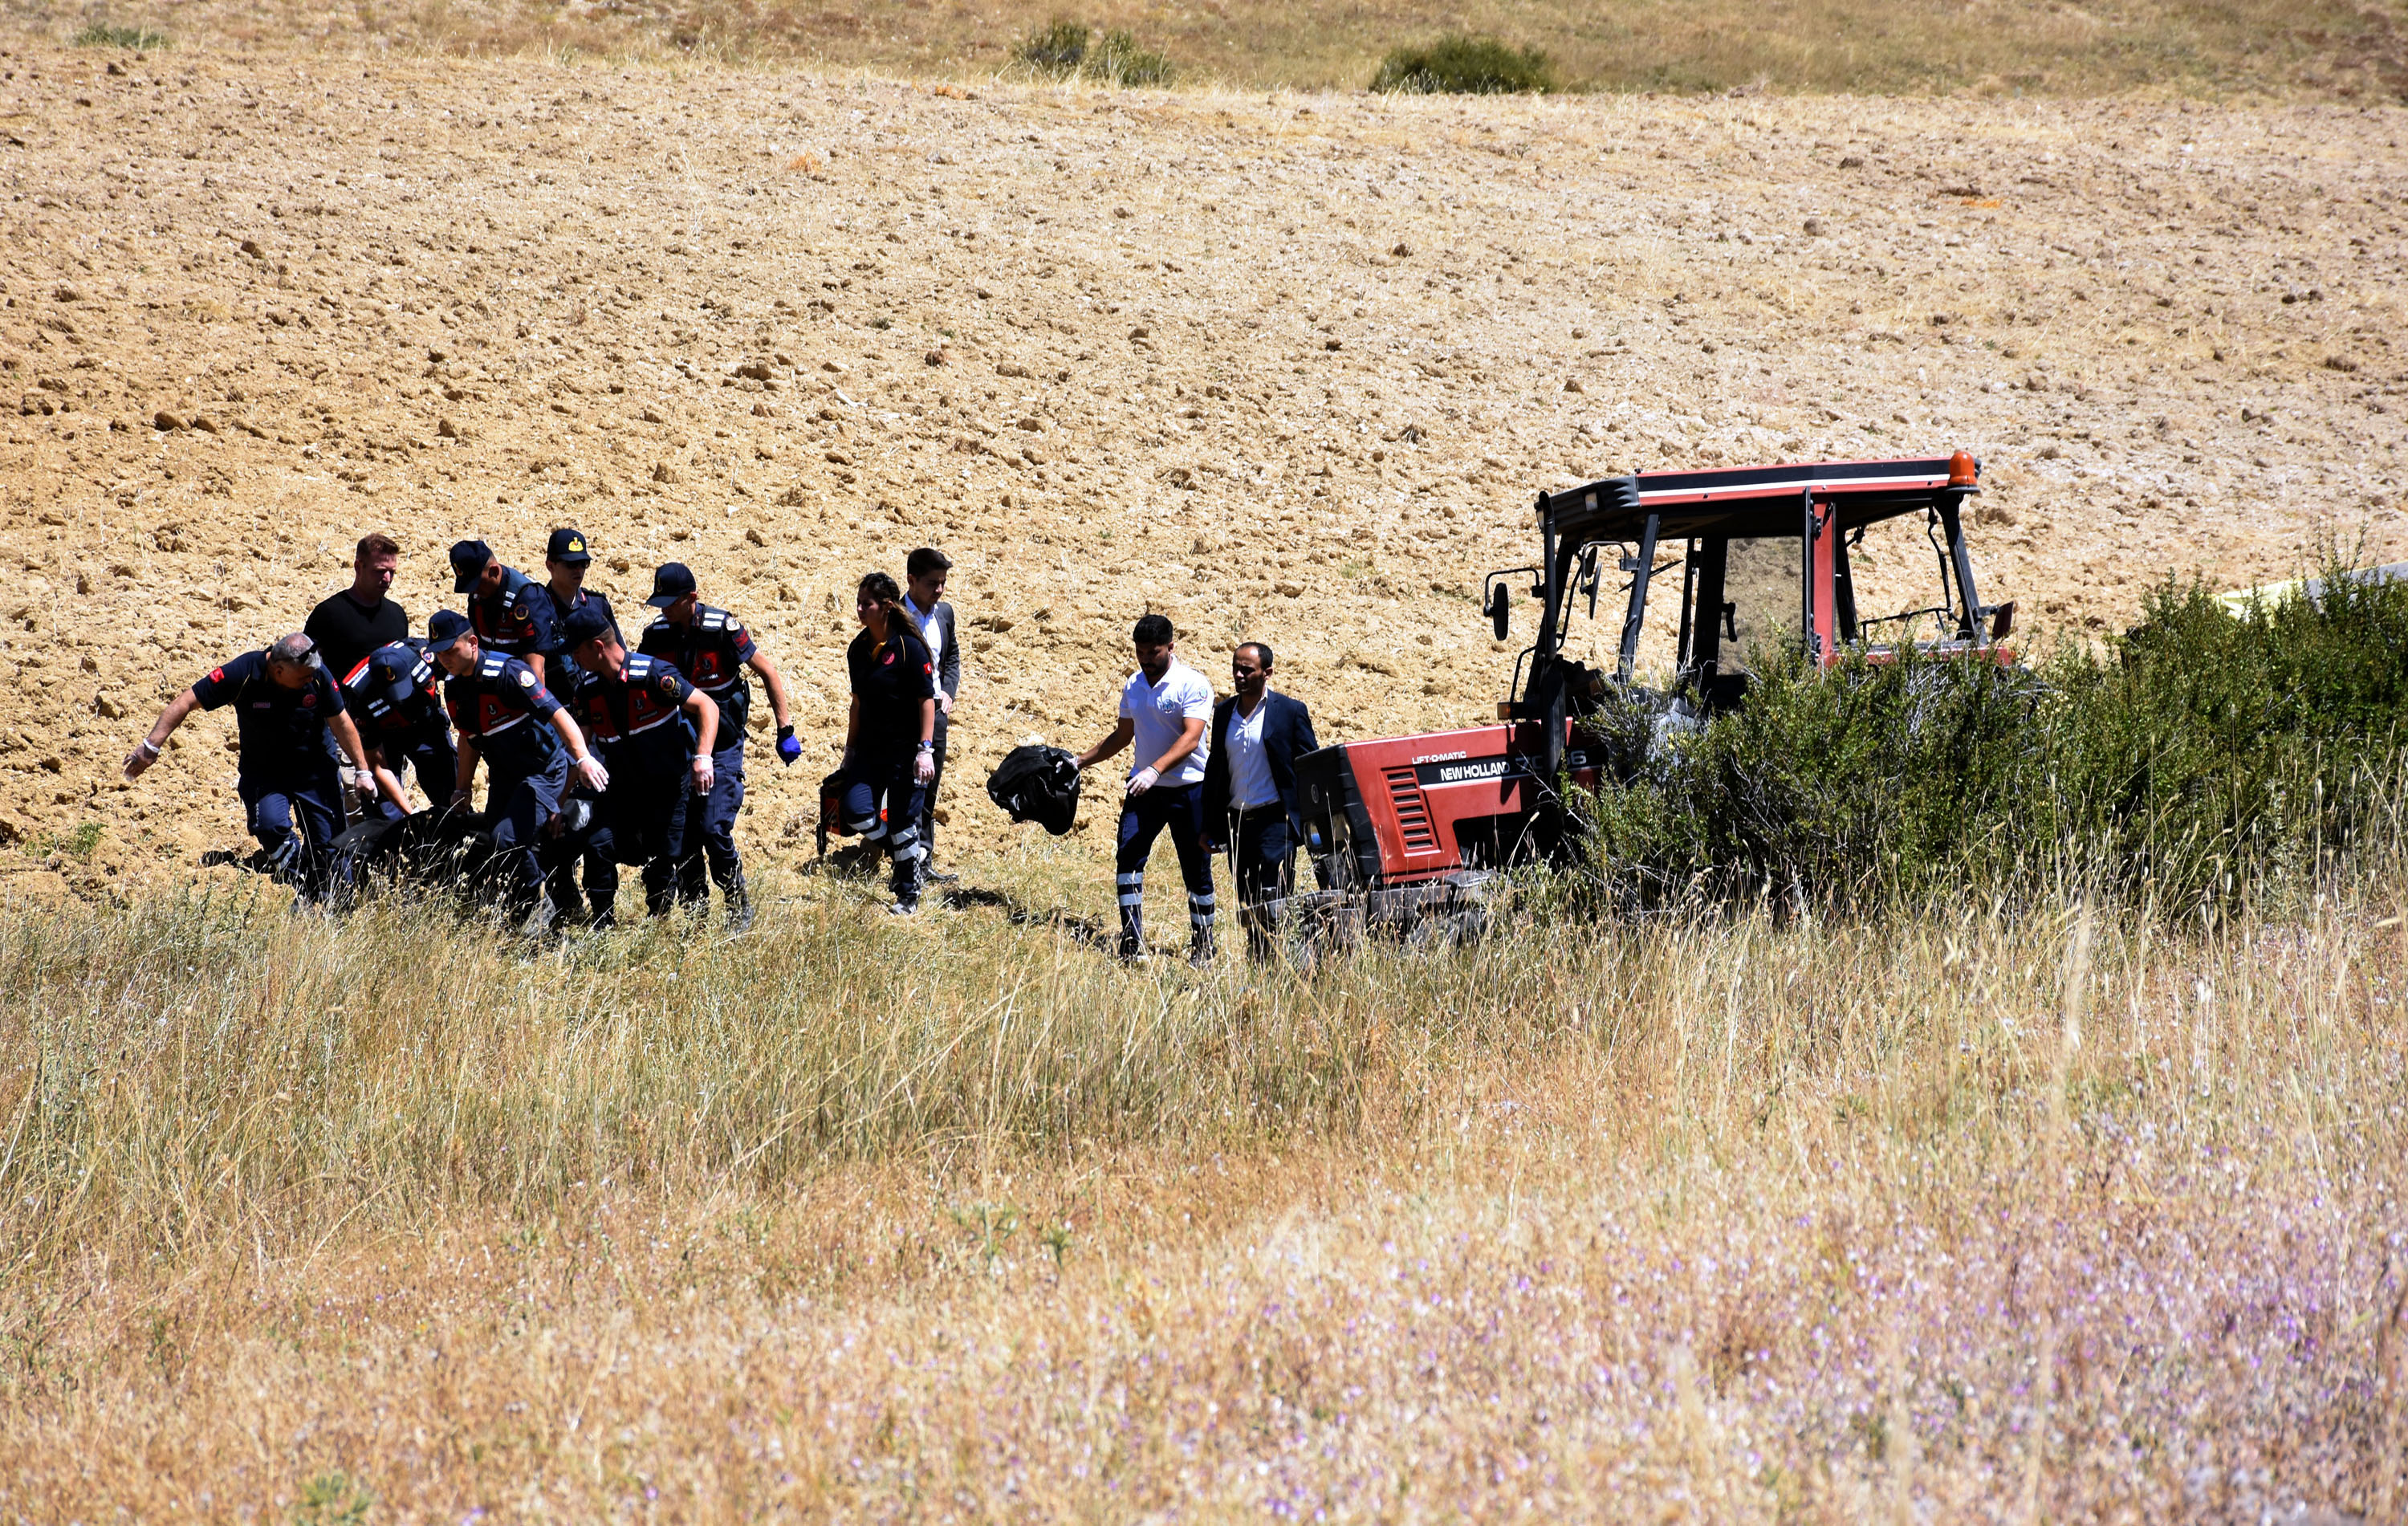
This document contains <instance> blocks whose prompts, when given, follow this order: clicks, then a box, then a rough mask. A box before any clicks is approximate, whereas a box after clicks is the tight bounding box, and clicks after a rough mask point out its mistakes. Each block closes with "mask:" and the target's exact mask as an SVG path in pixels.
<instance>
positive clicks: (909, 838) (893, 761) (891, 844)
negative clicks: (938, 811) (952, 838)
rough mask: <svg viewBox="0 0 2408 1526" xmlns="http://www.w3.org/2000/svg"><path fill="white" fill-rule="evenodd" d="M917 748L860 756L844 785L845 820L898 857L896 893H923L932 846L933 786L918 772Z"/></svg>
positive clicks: (901, 895)
mask: <svg viewBox="0 0 2408 1526" xmlns="http://www.w3.org/2000/svg"><path fill="white" fill-rule="evenodd" d="M917 771H918V768H917V762H916V757H915V753H905V754H902V755H901V756H895V755H892V754H889V755H887V756H882V757H868V758H861V757H856V758H855V759H854V760H853V770H852V775H851V777H850V778H849V779H848V780H847V782H846V784H845V786H844V825H845V829H846V830H847V831H853V832H859V833H860V834H861V836H862V839H863V841H865V842H873V843H878V844H881V845H882V846H883V847H884V848H885V849H886V852H887V855H888V857H891V858H892V859H893V860H894V865H895V877H894V881H893V884H894V886H895V894H896V896H897V897H913V896H917V895H918V894H919V893H920V873H921V866H922V865H924V864H925V863H926V862H927V857H928V850H927V845H926V843H925V841H924V840H923V839H922V837H921V833H922V831H923V830H924V829H925V828H923V827H922V826H921V822H922V819H923V817H924V816H925V811H926V805H927V801H926V795H927V791H926V789H925V788H924V787H923V786H922V785H921V784H920V783H919V781H918V779H916V778H915V777H914V775H915V774H916V773H917Z"/></svg>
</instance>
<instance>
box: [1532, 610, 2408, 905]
mask: <svg viewBox="0 0 2408 1526" xmlns="http://www.w3.org/2000/svg"><path fill="white" fill-rule="evenodd" d="M2327 587H2328V589H2329V592H2328V593H2327V594H2326V595H2325V596H2324V597H2322V598H2320V599H2316V600H2308V599H2295V600H2292V601H2290V602H2287V603H2284V604H2281V605H2279V606H2275V607H2273V608H2270V609H2256V610H2253V611H2251V612H2248V613H2246V614H2244V615H2243V616H2240V617H2237V618H2236V617H2235V616H2233V615H2230V614H2229V613H2227V612H2225V611H2224V610H2223V608H2222V607H2221V606H2219V605H2218V604H2217V602H2216V601H2215V600H2214V598H2213V597H2210V596H2209V595H2208V594H2207V592H2206V591H2205V590H2204V589H2203V588H2200V587H2199V586H2197V585H2192V586H2188V587H2182V586H2177V585H2174V584H2172V583H2169V584H2167V585H2165V586H2164V587H2161V588H2159V589H2158V590H2157V591H2156V592H2155V593H2154V594H2152V596H2151V597H2150V598H2149V600H2148V603H2147V606H2146V609H2145V612H2144V615H2143V619H2142V621H2141V623H2140V624H2139V625H2137V626H2134V627H2133V628H2132V629H2131V630H2130V631H2128V632H2127V633H2126V634H2125V635H2124V636H2123V637H2121V638H2120V639H2118V640H2117V641H2114V642H2113V643H2112V644H2111V645H2110V646H2109V647H2108V648H2107V649H2106V650H2105V651H2103V652H2099V653H2093V652H2089V651H2085V650H2080V649H2067V650H2064V651H2060V652H2059V653H2057V655H2054V656H2052V657H2050V658H2048V659H2046V660H2044V661H2042V662H2041V663H2040V664H2038V665H2037V666H2035V667H2033V668H2031V669H2016V668H2000V667H1997V666H1994V665H1991V664H1986V663H1976V662H1961V661H1945V660H1938V659H1932V658H1928V657H1921V656H1915V655H1906V656H1903V657H1901V658H1900V659H1899V660H1897V661H1894V662H1883V663H1874V662H1870V661H1867V660H1865V659H1864V658H1862V657H1861V656H1856V657H1851V658H1849V659H1848V660H1846V661H1844V662H1842V664H1841V665H1840V666H1838V667H1836V668H1834V669H1829V670H1827V671H1824V670H1817V669H1813V667H1811V666H1810V665H1809V664H1808V663H1807V662H1806V661H1805V659H1804V658H1803V656H1802V655H1795V654H1790V655H1776V656H1772V657H1770V658H1768V660H1767V661H1765V662H1764V664H1763V665H1762V667H1761V669H1760V670H1759V672H1758V676H1757V680H1756V684H1755V686H1754V687H1753V689H1752V690H1751V692H1750V695H1749V699H1748V703H1747V704H1746V706H1745V707H1743V708H1742V709H1741V710H1739V711H1737V712H1734V713H1727V714H1724V715H1721V716H1719V717H1717V718H1715V719H1714V720H1713V722H1711V723H1710V724H1708V725H1706V726H1705V727H1702V728H1701V729H1699V730H1697V731H1695V732H1692V733H1688V734H1685V735H1683V734H1678V733H1675V734H1673V735H1672V736H1671V738H1670V740H1669V741H1667V742H1664V743H1661V744H1657V745H1655V746H1653V747H1650V746H1648V745H1647V744H1646V741H1645V738H1646V736H1647V734H1648V730H1649V729H1650V728H1652V727H1653V725H1654V717H1653V716H1652V715H1650V714H1647V713H1644V707H1643V706H1642V705H1641V702H1640V701H1638V700H1635V699H1629V698H1625V699H1620V700H1617V701H1615V702H1614V703H1613V705H1611V706H1610V707H1609V709H1608V711H1607V712H1606V713H1605V714H1603V715H1602V716H1600V717H1599V720H1600V723H1601V729H1602V731H1603V732H1604V734H1605V737H1606V739H1607V745H1606V747H1605V749H1604V753H1605V756H1606V757H1607V759H1608V770H1607V771H1608V774H1609V777H1607V778H1606V779H1605V780H1604V781H1603V782H1602V783H1601V784H1600V785H1599V787H1598V790H1597V791H1596V792H1595V794H1594V795H1593V796H1584V797H1579V798H1577V799H1576V801H1575V804H1576V809H1577V810H1578V812H1579V813H1580V814H1581V815H1582V817H1583V818H1584V820H1585V822H1586V824H1587V825H1588V827H1589V828H1591V840H1590V841H1591V847H1592V849H1593V852H1594V858H1593V866H1594V868H1595V870H1596V871H1597V873H1596V879H1595V882H1594V883H1596V884H1598V885H1602V886H1604V887H1605V888H1606V889H1607V890H1608V891H1609V892H1610V895H1611V899H1612V900H1613V903H1614V904H1616V905H1617V906H1620V907H1623V908H1626V909H1627V908H1632V907H1638V906H1644V905H1651V904H1662V903H1665V902H1667V901H1669V900H1677V899H1680V898H1683V897H1690V896H1698V895H1704V896H1707V897H1709V898H1711V899H1716V900H1723V899H1735V898H1747V899H1753V898H1756V897H1763V896H1771V897H1775V898H1780V899H1784V900H1790V901H1793V902H1797V903H1799V904H1813V905H1819V906H1828V907H1845V908H1853V909H1857V910H1865V909H1871V908H1872V907H1875V906H1878V905H1882V904H1886V903H1891V902H1895V901H1899V900H1902V899H1903V900H1913V899H1917V898H1925V897H1928V896H1931V895H1933V894H1945V893H1948V892H1949V891H1951V890H1957V891H1960V892H1963V893H1968V894H1978V895H1983V896H1992V895H2001V894H2005V895H2021V894H2023V893H2025V892H2027V891H2029V890H2034V889H2038V888H2042V887H2043V886H2049V885H2062V884H2064V883H2066V882H2069V881H2071V882H2078V883H2079V884H2081V885H2085V886H2086V887H2089V888H2093V889H2096V890H2099V891H2101V892H2104V893H2109V894H2114V895H2118V896H2122V897H2126V898H2129V899H2131V900H2136V901H2145V902H2149V903H2153V904H2157V905H2159V906H2161V907H2164V908H2166V909H2169V910H2171V911H2177V912H2188V911H2193V910H2197V909H2199V908H2200V907H2203V906H2230V905H2234V904H2237V903H2239V902H2241V901H2243V900H2248V899H2250V898H2252V897H2256V896H2258V895H2261V894H2265V893H2269V892H2276V891H2279V890H2280V889H2282V888H2283V887H2285V886H2302V885H2312V884H2314V883H2315V881H2316V880H2317V879H2318V878H2319V877H2320V876H2321V874H2322V872H2323V871H2325V870H2326V868H2327V867H2328V866H2329V864H2330V862H2331V861H2332V859H2333V858H2334V857H2335V856H2337V855H2345V854H2348V853H2351V852H2354V851H2357V850H2359V849H2362V848H2366V847H2369V846H2389V847H2395V848H2396V847H2398V846H2399V845H2401V844H2400V841H2399V840H2400V836H2401V814H2400V813H2401V808H2402V803H2403V800H2402V773H2401V770H2402V768H2403V765H2408V585H2403V584H2398V583H2395V584H2389V585H2382V586H2372V585H2361V584H2357V583H2346V582H2343V581H2340V580H2338V579H2331V578H2329V580H2328V583H2327Z"/></svg>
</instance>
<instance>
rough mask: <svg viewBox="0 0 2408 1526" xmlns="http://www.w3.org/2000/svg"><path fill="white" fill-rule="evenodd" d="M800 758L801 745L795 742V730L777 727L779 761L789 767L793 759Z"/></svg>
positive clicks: (801, 752)
mask: <svg viewBox="0 0 2408 1526" xmlns="http://www.w3.org/2000/svg"><path fill="white" fill-rule="evenodd" d="M800 756H803V744H802V743H801V742H799V741H796V740H795V728H794V727H791V726H781V727H778V757H779V759H780V760H781V762H783V763H785V764H787V765H788V766H790V767H791V766H792V765H793V763H794V761H795V759H796V758H798V757H800Z"/></svg>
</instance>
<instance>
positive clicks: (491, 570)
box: [452, 540, 552, 684]
mask: <svg viewBox="0 0 2408 1526" xmlns="http://www.w3.org/2000/svg"><path fill="white" fill-rule="evenodd" d="M452 592H453V593H455V594H466V595H467V596H468V624H469V626H470V628H471V629H473V630H475V631H476V633H477V645H478V647H479V649H480V650H481V651H483V652H484V653H485V654H486V655H489V656H491V655H499V656H509V657H516V658H518V659H519V660H520V661H521V662H523V663H524V664H526V666H527V668H528V669H530V670H531V671H533V672H534V674H535V677H536V682H537V683H538V684H540V683H543V682H544V681H545V677H546V675H545V671H544V669H545V667H546V665H547V661H548V659H547V658H546V656H545V654H546V653H548V652H550V651H551V650H552V599H551V598H550V597H548V596H547V595H546V594H545V593H544V591H543V589H541V588H540V587H538V586H537V585H536V582H535V580H534V579H532V578H530V577H528V576H527V575H526V574H525V573H523V572H521V571H520V570H518V569H516V568H510V567H504V566H503V565H502V564H501V563H500V562H499V561H497V560H496V559H495V556H494V552H493V548H492V547H490V546H488V545H486V544H485V543H484V542H483V541H482V540H462V541H459V542H457V543H456V544H454V545H453V546H452Z"/></svg>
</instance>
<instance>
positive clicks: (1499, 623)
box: [1488, 583, 1513, 641]
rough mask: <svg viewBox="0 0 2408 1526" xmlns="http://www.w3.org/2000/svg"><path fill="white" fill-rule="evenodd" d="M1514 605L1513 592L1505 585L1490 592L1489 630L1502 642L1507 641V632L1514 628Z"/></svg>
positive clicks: (1491, 589)
mask: <svg viewBox="0 0 2408 1526" xmlns="http://www.w3.org/2000/svg"><path fill="white" fill-rule="evenodd" d="M1512 604H1513V592H1512V589H1510V588H1508V587H1506V586H1505V585H1504V584H1503V583H1498V584H1496V585H1495V586H1494V587H1492V588H1490V589H1489V590H1488V628H1489V629H1491V630H1493V631H1495V632H1496V633H1497V639H1498V641H1503V640H1504V639H1505V632H1506V631H1508V630H1509V629H1511V628H1512V625H1513V610H1512Z"/></svg>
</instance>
